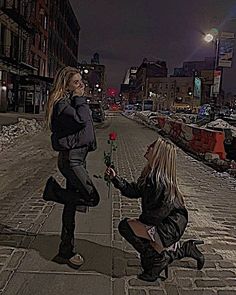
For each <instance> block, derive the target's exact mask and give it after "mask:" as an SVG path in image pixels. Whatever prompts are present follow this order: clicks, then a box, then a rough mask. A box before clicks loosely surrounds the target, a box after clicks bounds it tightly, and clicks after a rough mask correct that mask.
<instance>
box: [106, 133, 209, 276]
mask: <svg viewBox="0 0 236 295" xmlns="http://www.w3.org/2000/svg"><path fill="white" fill-rule="evenodd" d="M145 158H146V159H147V161H148V163H147V165H146V166H145V167H144V169H143V171H142V173H141V176H140V177H139V179H138V181H137V183H135V182H132V183H128V182H127V181H126V180H125V179H123V178H121V177H119V176H118V175H117V174H116V172H115V170H114V169H112V168H110V167H109V168H107V170H106V174H107V175H108V176H109V177H110V179H111V181H112V182H113V184H114V186H115V187H116V188H117V189H119V190H120V191H121V193H122V195H123V196H126V197H128V198H141V203H142V212H141V215H140V216H139V219H128V218H126V219H124V220H122V221H121V222H120V224H119V227H118V228H119V232H120V234H121V235H122V236H123V237H124V238H125V239H126V240H127V241H128V242H129V243H130V244H131V245H132V246H133V247H134V248H135V249H136V250H137V251H138V252H139V253H140V257H141V266H142V268H143V273H142V274H140V275H139V276H138V278H139V279H142V280H145V281H155V280H156V279H157V278H158V277H160V274H161V272H162V271H163V270H165V275H166V277H168V265H169V264H170V263H171V262H172V261H173V260H176V259H181V258H184V257H192V258H193V259H195V260H196V261H197V268H198V269H201V268H202V267H203V265H204V256H203V254H202V253H201V252H200V251H199V250H198V249H197V246H196V245H197V244H203V242H202V241H198V240H188V241H185V242H184V243H183V244H182V246H181V247H179V243H178V241H179V240H180V238H181V236H182V235H183V233H184V231H185V228H186V225H187V223H188V212H187V210H186V208H185V206H184V200H183V196H182V194H181V192H180V190H179V187H178V184H177V176H176V147H175V146H174V145H173V144H172V143H171V142H169V141H166V140H164V139H161V138H158V139H157V140H156V141H155V142H153V143H152V144H151V145H150V146H148V149H147V152H146V154H145Z"/></svg>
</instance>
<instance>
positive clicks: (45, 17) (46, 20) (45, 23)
mask: <svg viewBox="0 0 236 295" xmlns="http://www.w3.org/2000/svg"><path fill="white" fill-rule="evenodd" d="M47 27H48V17H47V15H44V21H43V28H44V29H45V30H47Z"/></svg>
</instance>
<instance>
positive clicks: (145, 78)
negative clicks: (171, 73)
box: [135, 58, 168, 101]
mask: <svg viewBox="0 0 236 295" xmlns="http://www.w3.org/2000/svg"><path fill="white" fill-rule="evenodd" d="M167 72H168V70H167V67H166V62H165V61H148V60H147V59H146V58H145V59H144V60H143V62H142V64H141V65H140V66H139V67H138V70H137V74H136V82H135V92H136V97H137V101H143V100H144V99H148V96H149V89H148V85H149V81H150V79H153V78H158V77H167Z"/></svg>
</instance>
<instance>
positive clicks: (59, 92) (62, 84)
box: [45, 67, 84, 128]
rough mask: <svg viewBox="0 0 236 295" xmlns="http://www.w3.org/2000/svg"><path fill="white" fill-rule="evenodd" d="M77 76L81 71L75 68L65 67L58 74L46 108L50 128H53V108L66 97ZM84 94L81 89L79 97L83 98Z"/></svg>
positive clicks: (46, 117)
mask: <svg viewBox="0 0 236 295" xmlns="http://www.w3.org/2000/svg"><path fill="white" fill-rule="evenodd" d="M75 74H80V70H79V69H76V68H73V67H63V68H61V69H60V70H59V71H58V72H57V73H56V75H55V77H54V81H53V85H52V90H51V92H50V95H49V98H48V101H47V106H46V116H45V121H46V126H47V127H48V128H50V126H51V119H52V113H53V107H54V105H55V104H56V103H57V102H58V101H59V100H61V99H62V98H63V97H64V96H65V94H66V93H67V87H68V84H69V82H70V80H71V78H72V77H73V76H74V75H75ZM83 94H84V91H83V89H81V94H78V95H81V96H82V95H83Z"/></svg>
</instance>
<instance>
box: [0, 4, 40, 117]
mask: <svg viewBox="0 0 236 295" xmlns="http://www.w3.org/2000/svg"><path fill="white" fill-rule="evenodd" d="M31 11H32V2H31V1H29V0H15V1H11V0H4V1H0V41H1V42H0V111H3V112H6V111H7V110H15V111H18V108H19V105H24V100H23V99H22V97H21V96H20V86H21V78H20V77H21V76H29V75H31V74H36V72H37V69H36V68H34V67H33V66H32V65H31V64H30V60H29V51H30V36H31V35H32V34H33V32H34V29H33V27H32V26H31V24H30V14H31Z"/></svg>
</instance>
